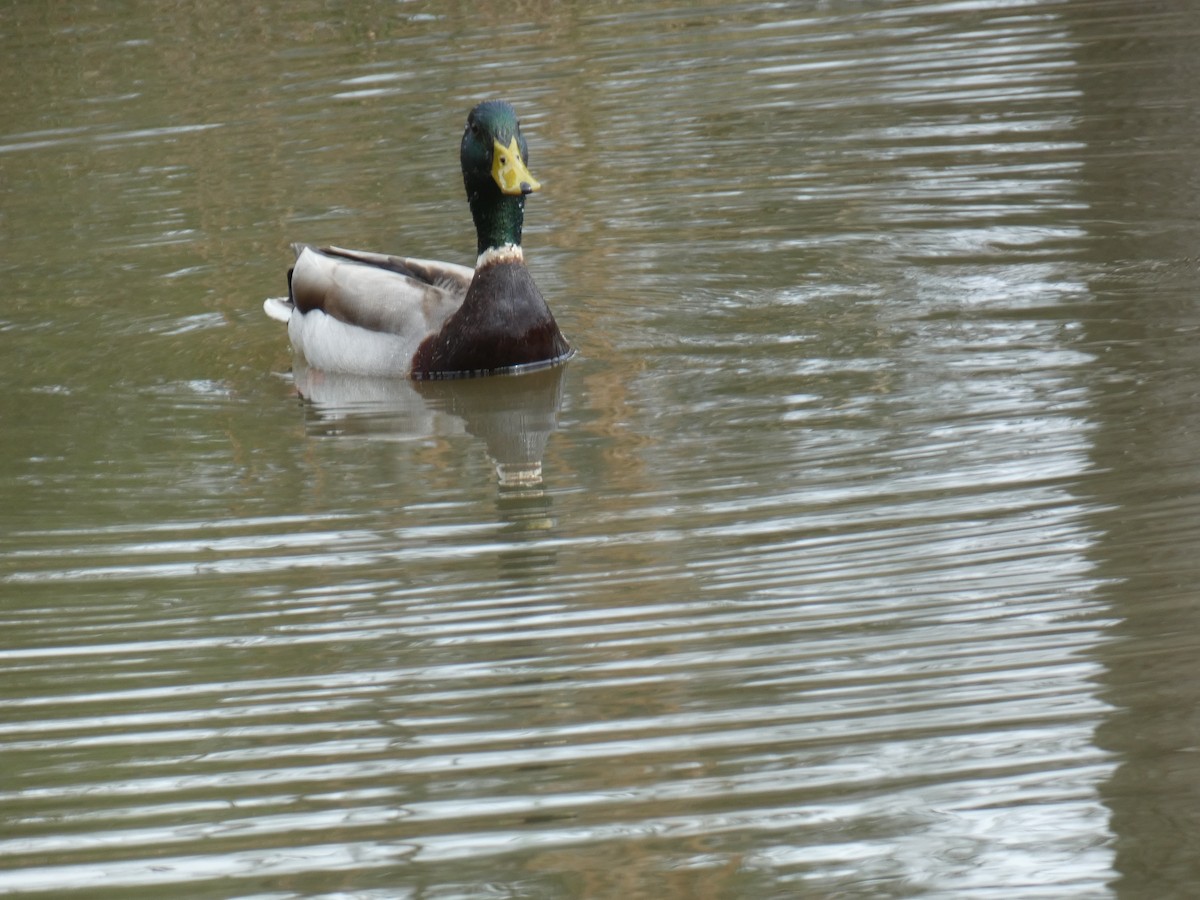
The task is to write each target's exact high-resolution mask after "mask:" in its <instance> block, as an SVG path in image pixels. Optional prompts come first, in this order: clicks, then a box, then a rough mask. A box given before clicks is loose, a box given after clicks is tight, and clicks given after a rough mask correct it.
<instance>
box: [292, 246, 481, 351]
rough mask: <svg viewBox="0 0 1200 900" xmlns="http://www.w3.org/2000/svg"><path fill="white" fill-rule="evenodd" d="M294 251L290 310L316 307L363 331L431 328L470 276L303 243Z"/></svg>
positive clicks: (443, 266)
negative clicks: (291, 305)
mask: <svg viewBox="0 0 1200 900" xmlns="http://www.w3.org/2000/svg"><path fill="white" fill-rule="evenodd" d="M294 249H295V250H296V265H295V266H294V267H293V268H292V271H291V273H290V276H289V284H290V298H291V301H292V303H293V305H294V306H295V308H296V309H297V310H299V311H300V312H301V313H307V312H310V311H312V310H321V311H323V312H325V313H327V314H329V315H330V316H333V317H334V318H335V319H338V320H340V321H342V322H345V323H347V324H349V325H357V326H359V327H360V328H366V329H368V330H369V331H380V332H386V333H391V334H397V335H404V336H414V335H423V334H428V333H430V332H432V331H436V330H437V329H438V328H440V327H441V326H442V323H443V322H445V320H446V319H447V318H448V317H449V316H450V315H451V314H452V313H453V312H454V311H455V310H457V309H458V307H459V306H460V305H462V301H463V297H464V296H466V293H467V287H468V285H470V283H471V277H472V276H473V275H474V271H473V270H472V269H469V268H467V267H466V266H458V265H454V264H453V263H442V262H434V261H432V260H422V259H408V258H405V257H400V256H389V255H387V254H384V253H370V252H367V251H361V250H344V249H341V248H339V247H328V248H323V249H318V248H316V247H312V246H309V245H307V244H297V245H295V248H294Z"/></svg>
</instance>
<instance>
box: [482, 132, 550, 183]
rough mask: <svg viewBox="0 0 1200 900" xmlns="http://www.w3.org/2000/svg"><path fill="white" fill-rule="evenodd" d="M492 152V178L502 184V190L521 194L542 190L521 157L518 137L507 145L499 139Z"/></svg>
mask: <svg viewBox="0 0 1200 900" xmlns="http://www.w3.org/2000/svg"><path fill="white" fill-rule="evenodd" d="M495 144H496V146H495V150H494V152H493V153H492V178H494V179H496V184H498V185H499V186H500V192H501V193H504V194H512V195H515V196H519V195H521V194H532V193H533V192H534V191H538V190H541V188H542V186H541V185H540V184H538V181H537V179H536V178H534V177H533V176H532V175H530V174H529V170H528V169H527V168H525V163H524V161H523V160H522V159H521V151H520V150H518V149H517V139H516V138H513V139H512V140H511V141H510V142H509V144H508V146H507V147H505V146H504V145H503V144H501V143H500V142H499V141H496V142H495Z"/></svg>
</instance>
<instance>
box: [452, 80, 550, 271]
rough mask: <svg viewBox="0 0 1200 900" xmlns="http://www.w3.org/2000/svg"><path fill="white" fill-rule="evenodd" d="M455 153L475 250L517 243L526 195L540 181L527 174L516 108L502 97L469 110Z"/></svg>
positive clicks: (523, 216)
mask: <svg viewBox="0 0 1200 900" xmlns="http://www.w3.org/2000/svg"><path fill="white" fill-rule="evenodd" d="M459 159H460V161H461V162H462V173H463V184H464V185H465V186H466V189H467V202H468V203H469V204H470V205H471V217H472V218H473V219H474V220H475V232H476V234H477V236H478V241H479V252H480V253H483V252H484V251H485V250H487V249H489V248H491V247H501V246H503V245H504V244H520V243H521V226H522V225H523V224H524V221H525V195H526V194H532V193H533V192H534V191H536V190H540V189H541V185H540V184H538V182H537V179H535V178H534V177H533V176H532V175H530V174H529V169H528V165H529V148H528V146H527V145H526V143H525V138H524V136H523V135H522V134H521V126H520V123H519V122H518V121H517V111H516V110H515V109H513V108H512V106H511V105H510V104H508V103H505V102H504V101H503V100H487V101H485V102H483V103H480V104H479V105H478V106H476V107H475V108H474V109H473V110H471V114H470V115H469V116H468V117H467V127H466V130H464V131H463V139H462V147H461V148H460V151H459Z"/></svg>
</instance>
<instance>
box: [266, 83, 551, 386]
mask: <svg viewBox="0 0 1200 900" xmlns="http://www.w3.org/2000/svg"><path fill="white" fill-rule="evenodd" d="M459 158H460V162H461V163H462V174H463V183H464V185H465V186H466V189H467V203H468V204H469V205H470V207H471V218H472V219H474V221H475V234H476V238H477V252H478V254H479V256H478V259H477V260H476V262H475V268H474V269H470V268H468V267H466V266H460V265H455V264H453V263H444V262H434V261H432V260H427V259H411V258H407V257H397V256H389V255H387V254H383V253H369V252H365V251H358V250H343V249H341V248H338V247H326V248H320V249H318V248H316V247H312V246H310V245H308V244H295V245H293V249H294V250H295V252H296V264H295V265H294V266H293V267H292V269H291V271H289V272H288V296H287V297H286V298H272V299H268V300H267V301H266V302H265V303H264V308H265V309H266V312H267V314H268V315H269V316H271V318H273V319H278V320H279V321H281V322H287V325H288V336H289V337H290V338H291V341H292V346H293V348H294V349H295V350H296V352H297V353H299V354H300V355H301V356H303V358H304V359H305V360H306V361H307V363H308V365H310V366H312V367H313V368H317V369H324V370H327V371H334V372H349V373H355V374H360V375H384V376H400V377H410V376H411V377H413V378H442V377H456V376H464V375H488V374H496V373H502V372H513V371H524V370H526V369H530V368H542V367H546V366H551V365H555V364H557V363H561V362H563V361H565V360H566V359H567V358H568V357H570V355H571V353H572V350H571V345H570V344H569V343H567V339H566V338H565V337H563V335H562V332H561V331H559V329H558V324H557V323H556V322H555V321H554V315H553V314H552V313H551V312H550V308H549V307H548V306H547V305H546V301H545V300H544V299H543V298H542V295H541V293H540V292H539V291H538V289H537V285H536V284H534V283H533V277H532V276H531V275H530V274H529V270H528V269H526V268H525V256H524V252H523V251H522V250H521V226H522V225H523V223H524V220H525V197H526V195H528V194H531V193H533V192H534V191H537V190H539V189H540V187H541V185H539V184H538V182H537V181H536V180H535V179H534V177H533V176H532V175H531V174H530V173H529V169H528V161H529V150H528V147H527V146H526V143H525V138H524V137H523V136H522V135H521V128H520V124H519V123H518V121H517V113H516V111H515V110H514V109H513V108H512V106H511V105H510V104H508V103H505V102H503V101H498V100H491V101H486V102H484V103H480V104H479V105H478V106H476V107H475V108H474V109H473V110H471V113H470V115H469V116H468V117H467V127H466V129H465V130H464V131H463V137H462V145H461V148H460V151H459Z"/></svg>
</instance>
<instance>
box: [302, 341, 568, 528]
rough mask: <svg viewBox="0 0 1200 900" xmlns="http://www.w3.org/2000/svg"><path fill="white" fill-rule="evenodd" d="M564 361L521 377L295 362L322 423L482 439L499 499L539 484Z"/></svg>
mask: <svg viewBox="0 0 1200 900" xmlns="http://www.w3.org/2000/svg"><path fill="white" fill-rule="evenodd" d="M565 371H566V367H565V366H555V367H553V368H548V369H541V370H538V371H534V372H527V373H524V374H521V375H500V376H493V377H490V378H460V379H449V380H444V381H407V380H404V379H389V378H369V377H365V376H361V375H344V374H339V373H333V372H324V371H321V370H319V369H311V368H309V367H308V366H306V365H305V364H304V363H303V361H302V360H299V359H297V360H296V361H295V362H294V363H293V369H292V372H293V378H294V381H295V385H296V390H297V392H298V393H299V394H300V396H301V397H303V398H304V399H305V400H306V401H308V403H309V404H310V407H311V409H312V410H313V411H314V413H315V415H316V416H317V418H318V420H319V421H320V422H321V424H322V425H323V426H324V427H327V428H328V427H329V426H331V425H333V426H336V428H337V429H338V430H339V431H341V432H364V433H377V434H378V433H381V432H384V431H386V432H389V433H390V434H391V436H393V437H412V438H418V437H427V436H431V435H452V434H461V433H463V432H465V433H467V434H470V435H473V436H475V437H477V438H480V439H481V440H483V442H484V444H485V445H486V447H487V453H488V456H489V457H491V459H492V462H493V463H494V464H495V467H496V475H497V478H498V480H499V483H500V487H501V494H502V499H503V498H507V500H506V502H507V503H510V504H511V502H512V501H513V499H515V496H514V495H516V494H521V493H524V492H525V491H528V490H537V489H538V487H539V486H540V485H541V483H542V457H543V455H544V454H545V451H546V443H547V441H548V440H549V438H550V434H551V433H552V432H553V431H554V429H555V428H556V427H557V425H558V411H559V408H560V406H561V404H562V385H563V375H564V372H565Z"/></svg>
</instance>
